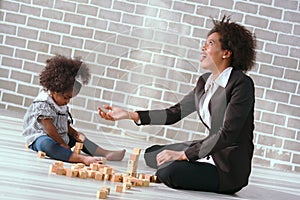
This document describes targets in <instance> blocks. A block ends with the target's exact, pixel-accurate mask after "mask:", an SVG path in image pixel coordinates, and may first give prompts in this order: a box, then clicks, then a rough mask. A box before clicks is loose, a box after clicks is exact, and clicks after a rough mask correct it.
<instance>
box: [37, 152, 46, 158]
mask: <svg viewBox="0 0 300 200" xmlns="http://www.w3.org/2000/svg"><path fill="white" fill-rule="evenodd" d="M38 157H39V158H46V153H45V152H43V151H38Z"/></svg>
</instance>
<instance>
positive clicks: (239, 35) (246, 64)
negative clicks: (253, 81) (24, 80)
mask: <svg viewBox="0 0 300 200" xmlns="http://www.w3.org/2000/svg"><path fill="white" fill-rule="evenodd" d="M213 23H214V27H213V28H212V29H211V30H210V31H209V33H208V36H209V35H211V34H212V33H215V32H217V33H219V34H220V36H221V41H220V42H221V44H222V49H223V50H229V51H231V53H232V55H231V67H233V68H234V69H237V70H242V71H244V72H246V71H249V70H251V69H252V67H253V66H254V64H255V58H256V52H255V48H256V38H255V35H252V33H251V32H250V31H249V30H247V29H246V28H245V27H243V26H241V25H239V24H237V23H234V22H230V17H227V16H226V15H225V16H224V17H223V19H222V20H221V21H217V20H213Z"/></svg>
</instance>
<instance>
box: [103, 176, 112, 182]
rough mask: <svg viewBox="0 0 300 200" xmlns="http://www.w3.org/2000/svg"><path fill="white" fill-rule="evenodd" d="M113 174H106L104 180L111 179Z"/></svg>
mask: <svg viewBox="0 0 300 200" xmlns="http://www.w3.org/2000/svg"><path fill="white" fill-rule="evenodd" d="M111 177H112V175H111V174H104V180H105V181H110V180H111Z"/></svg>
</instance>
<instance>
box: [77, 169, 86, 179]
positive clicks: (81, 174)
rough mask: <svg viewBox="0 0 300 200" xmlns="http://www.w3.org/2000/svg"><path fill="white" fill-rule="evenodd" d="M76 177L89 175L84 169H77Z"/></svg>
mask: <svg viewBox="0 0 300 200" xmlns="http://www.w3.org/2000/svg"><path fill="white" fill-rule="evenodd" d="M78 177H79V178H88V177H89V175H88V172H87V171H86V170H84V169H81V170H79V174H78Z"/></svg>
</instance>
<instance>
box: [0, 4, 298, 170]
mask: <svg viewBox="0 0 300 200" xmlns="http://www.w3.org/2000/svg"><path fill="white" fill-rule="evenodd" d="M0 6H1V11H0V20H1V22H0V44H1V45H0V62H1V66H0V86H1V91H0V100H1V101H0V109H5V110H11V111H17V112H20V113H21V114H24V112H25V110H26V108H27V107H28V106H29V104H30V103H31V101H32V100H33V98H34V97H35V96H36V95H37V94H38V92H39V90H40V86H39V80H38V76H39V73H40V71H41V69H42V68H43V66H44V62H45V60H46V59H47V58H49V57H51V56H52V55H53V54H55V53H59V54H63V55H65V56H81V57H82V58H83V59H84V60H85V61H86V62H87V63H88V64H89V66H90V69H91V72H92V79H91V82H90V83H89V85H88V86H86V87H84V88H83V89H82V91H81V93H80V95H79V96H78V97H76V98H75V99H74V100H72V102H71V104H70V106H71V107H72V113H73V115H74V118H75V119H76V120H75V121H76V124H75V125H76V126H77V127H79V128H88V129H93V130H99V131H104V132H109V133H111V134H116V135H123V136H128V137H135V138H138V139H142V140H150V141H153V142H159V143H165V142H176V141H182V140H191V139H198V138H202V137H204V136H205V129H204V127H203V126H202V125H201V124H200V123H199V120H198V118H197V116H196V114H192V115H191V116H189V117H187V118H186V119H184V120H183V121H181V122H179V123H177V124H175V125H173V126H166V127H163V126H151V127H137V126H135V125H134V124H133V123H128V121H119V122H116V123H114V122H107V121H103V120H101V119H100V118H99V117H98V116H97V113H96V108H97V106H101V105H102V104H104V103H105V104H112V105H117V106H121V107H124V108H127V109H130V110H136V109H150V108H164V107H166V106H170V105H172V104H174V103H175V102H177V101H178V100H180V99H181V98H182V96H183V95H184V94H186V93H187V92H188V91H189V90H190V89H192V88H193V86H194V85H195V83H196V81H197V78H198V77H199V76H200V75H201V73H203V71H202V70H201V69H200V66H199V55H200V44H201V42H203V41H204V40H205V38H206V34H207V32H208V31H209V30H210V28H211V27H212V22H211V19H210V16H212V17H214V18H220V17H221V16H223V15H224V14H227V15H231V16H232V20H233V21H236V22H238V23H241V24H243V25H245V26H246V27H247V28H248V29H250V30H251V31H253V32H255V34H256V37H257V46H258V48H257V62H256V67H255V69H254V70H252V71H251V72H250V73H249V75H250V76H251V77H252V78H253V79H254V81H255V86H256V109H255V124H256V129H255V141H254V142H255V147H256V148H255V159H254V164H256V165H261V166H266V167H270V168H275V169H282V170H294V171H300V64H299V62H300V60H299V55H300V3H299V1H297V0H286V1H282V0H254V1H246V0H245V1H237V0H223V1H218V0H205V1H203V0H186V1H183V0H182V1H181V0H164V1H161V0H138V1H137V0H130V1H129V0H128V1H125V0H120V1H99V0H77V1H76V0H72V1H64V0H18V1H17V0H15V1H14V0H1V1H0Z"/></svg>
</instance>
